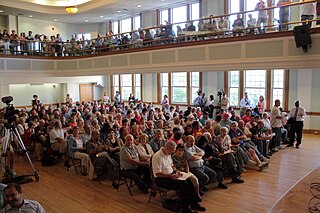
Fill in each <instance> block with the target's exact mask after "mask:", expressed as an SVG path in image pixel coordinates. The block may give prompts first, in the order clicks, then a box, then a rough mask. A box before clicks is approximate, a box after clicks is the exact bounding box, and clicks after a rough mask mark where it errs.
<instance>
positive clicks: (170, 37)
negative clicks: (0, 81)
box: [0, 14, 266, 56]
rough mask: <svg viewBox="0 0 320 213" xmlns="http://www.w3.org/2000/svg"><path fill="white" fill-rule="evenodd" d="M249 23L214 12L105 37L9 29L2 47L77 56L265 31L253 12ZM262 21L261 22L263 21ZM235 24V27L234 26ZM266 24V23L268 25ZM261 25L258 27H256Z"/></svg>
mask: <svg viewBox="0 0 320 213" xmlns="http://www.w3.org/2000/svg"><path fill="white" fill-rule="evenodd" d="M248 17H249V18H248V21H247V27H246V26H245V24H244V20H243V18H242V15H241V14H238V15H237V19H236V20H235V21H234V23H233V24H232V26H231V25H230V21H229V20H228V17H221V18H219V20H216V19H215V18H214V17H213V16H210V17H209V18H208V19H201V20H200V21H199V22H198V26H197V28H198V29H196V26H194V24H193V21H190V22H187V23H186V24H185V27H184V28H182V27H181V26H180V25H177V26H176V28H177V29H176V32H175V31H174V30H173V25H172V24H171V23H169V22H166V24H165V25H160V26H159V27H158V28H155V29H141V28H139V29H138V30H134V31H132V32H130V33H126V34H121V35H114V33H113V32H112V31H109V32H108V33H106V35H105V37H102V36H101V35H100V34H98V36H97V38H95V39H92V40H85V39H84V38H81V39H79V40H77V39H76V38H75V36H74V35H73V36H72V38H71V39H68V40H66V41H63V40H62V38H61V36H60V34H57V35H52V36H50V38H49V37H48V36H47V35H44V34H41V33H37V34H35V35H34V36H33V34H32V31H29V32H28V34H27V35H26V34H25V33H24V32H22V33H20V36H19V35H18V34H17V33H16V32H15V30H12V32H11V34H9V32H8V31H7V30H6V29H5V30H3V33H2V34H1V33H0V50H1V51H2V52H3V53H4V54H28V55H45V56H75V55H88V54H96V53H100V52H103V51H111V50H120V49H127V48H138V47H143V46H150V45H159V44H167V43H172V42H182V41H185V40H186V41H189V40H190V39H197V38H198V37H199V38H206V37H210V38H214V37H215V36H218V37H221V36H224V35H229V34H230V33H231V32H233V35H243V34H255V33H256V32H258V30H259V32H260V33H261V32H262V30H261V26H258V24H259V23H258V24H257V21H256V19H255V18H253V17H252V14H249V15H248ZM260 24H261V23H260ZM231 27H232V30H230V29H231ZM264 27H266V26H264ZM256 29H258V30H256Z"/></svg>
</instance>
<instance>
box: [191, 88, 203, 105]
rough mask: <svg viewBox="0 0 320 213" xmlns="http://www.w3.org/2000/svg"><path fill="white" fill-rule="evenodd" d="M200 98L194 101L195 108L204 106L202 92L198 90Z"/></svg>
mask: <svg viewBox="0 0 320 213" xmlns="http://www.w3.org/2000/svg"><path fill="white" fill-rule="evenodd" d="M197 93H198V96H197V97H196V99H194V101H193V104H194V106H195V107H201V105H202V91H201V90H198V92H197Z"/></svg>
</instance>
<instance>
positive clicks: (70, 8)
mask: <svg viewBox="0 0 320 213" xmlns="http://www.w3.org/2000/svg"><path fill="white" fill-rule="evenodd" d="M73 3H75V1H74V0H73V1H72V0H67V6H66V12H67V13H68V14H76V13H77V12H78V10H79V9H78V7H77V6H76V5H75V4H73Z"/></svg>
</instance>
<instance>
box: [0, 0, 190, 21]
mask: <svg viewBox="0 0 320 213" xmlns="http://www.w3.org/2000/svg"><path fill="white" fill-rule="evenodd" d="M70 1H77V0H70ZM32 2H35V3H32ZM36 2H42V3H41V4H36ZM44 2H49V0H45V1H43V0H1V1H0V11H3V12H2V13H0V15H1V14H3V15H14V16H24V17H30V16H32V18H35V19H42V20H49V21H54V20H57V21H59V22H65V23H79V24H80V23H85V20H88V23H102V22H106V21H107V20H114V19H121V18H125V17H131V16H134V15H136V14H139V13H142V12H145V11H150V10H156V9H161V8H166V7H174V6H178V5H181V4H186V3H192V2H195V0H91V1H89V2H87V3H84V4H81V5H78V8H79V12H78V13H77V14H75V15H68V14H66V12H65V9H64V6H62V7H61V6H60V7H59V6H45V5H42V4H43V3H44ZM50 2H51V3H50V4H58V3H61V0H57V1H55V0H50ZM65 2H66V4H65V5H67V0H65ZM138 5H141V7H138ZM119 11H121V12H119ZM101 16H103V17H101Z"/></svg>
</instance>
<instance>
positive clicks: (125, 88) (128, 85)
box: [121, 74, 132, 100]
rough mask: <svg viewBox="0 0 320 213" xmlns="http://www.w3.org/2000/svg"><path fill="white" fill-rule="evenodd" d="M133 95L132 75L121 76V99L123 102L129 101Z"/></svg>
mask: <svg viewBox="0 0 320 213" xmlns="http://www.w3.org/2000/svg"><path fill="white" fill-rule="evenodd" d="M130 93H132V74H124V75H121V97H122V99H123V100H128V98H129V96H130Z"/></svg>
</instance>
